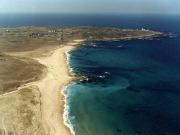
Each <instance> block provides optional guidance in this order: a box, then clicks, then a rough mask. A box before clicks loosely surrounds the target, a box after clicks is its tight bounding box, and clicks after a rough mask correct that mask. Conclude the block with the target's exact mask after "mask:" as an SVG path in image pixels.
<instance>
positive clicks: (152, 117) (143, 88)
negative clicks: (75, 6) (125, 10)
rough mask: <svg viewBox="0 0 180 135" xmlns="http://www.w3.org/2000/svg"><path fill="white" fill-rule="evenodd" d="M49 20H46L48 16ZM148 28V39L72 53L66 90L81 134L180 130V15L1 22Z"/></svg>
mask: <svg viewBox="0 0 180 135" xmlns="http://www.w3.org/2000/svg"><path fill="white" fill-rule="evenodd" d="M42 20H43V21H42ZM29 25H31V26H97V27H119V28H134V29H136V28H146V29H152V30H156V31H161V32H165V33H168V35H167V36H163V37H157V38H153V39H146V40H126V41H125V40H124V41H96V42H94V41H92V42H90V41H89V42H84V43H82V45H81V46H80V47H78V48H77V49H75V50H72V51H71V52H69V53H68V55H67V56H68V64H69V67H70V68H71V69H72V73H73V74H75V75H76V76H85V77H86V78H88V79H87V80H86V81H73V82H72V83H71V84H69V85H68V86H67V88H66V89H65V90H64V94H65V95H66V114H67V119H66V120H67V122H68V124H69V126H70V127H71V130H72V131H73V133H74V134H76V135H180V36H179V35H180V17H179V16H168V15H167V16H160V15H158V16H153V15H149V16H144V15H142V16H141V15H136V16H135V15H134V16H131V15H33V14H30V15H17V16H13V15H11V16H10V15H9V16H7V15H0V26H12V27H15V26H29Z"/></svg>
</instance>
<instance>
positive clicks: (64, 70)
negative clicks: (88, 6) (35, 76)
mask: <svg viewBox="0 0 180 135" xmlns="http://www.w3.org/2000/svg"><path fill="white" fill-rule="evenodd" d="M82 41H83V40H74V42H72V43H68V45H65V46H63V47H61V48H58V49H56V50H55V51H54V52H53V53H52V54H51V55H50V56H48V57H42V58H38V59H37V60H38V61H39V63H41V64H43V65H45V66H46V67H47V75H46V76H45V78H43V79H42V80H40V81H38V82H35V83H34V85H36V86H38V88H39V90H40V92H41V103H42V106H41V111H42V123H43V125H44V129H45V130H46V131H45V132H46V133H47V134H50V135H70V131H69V129H68V128H67V127H66V126H65V125H64V119H63V113H64V97H63V95H61V94H60V93H61V92H60V89H61V90H62V89H63V87H64V86H65V85H67V84H68V83H69V82H70V81H71V80H72V79H73V78H72V77H71V76H70V75H69V71H68V65H67V62H66V55H65V53H66V52H68V51H70V50H72V49H73V48H75V45H77V44H79V43H80V42H82Z"/></svg>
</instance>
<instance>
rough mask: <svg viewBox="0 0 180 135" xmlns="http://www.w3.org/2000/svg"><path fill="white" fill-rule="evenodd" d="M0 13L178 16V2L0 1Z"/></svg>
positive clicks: (179, 12) (167, 0) (179, 11)
mask: <svg viewBox="0 0 180 135" xmlns="http://www.w3.org/2000/svg"><path fill="white" fill-rule="evenodd" d="M0 13H82V14H83V13H84V14H91V13H92V14H179V15H180V0H0Z"/></svg>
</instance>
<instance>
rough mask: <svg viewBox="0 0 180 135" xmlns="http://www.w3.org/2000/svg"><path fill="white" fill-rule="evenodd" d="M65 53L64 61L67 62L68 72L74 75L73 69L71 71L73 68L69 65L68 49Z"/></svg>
mask: <svg viewBox="0 0 180 135" xmlns="http://www.w3.org/2000/svg"><path fill="white" fill-rule="evenodd" d="M65 54H66V62H67V65H68V69H69V72H70V74H71V75H73V76H74V75H75V73H74V71H73V68H71V67H70V54H69V52H68V51H67V52H65Z"/></svg>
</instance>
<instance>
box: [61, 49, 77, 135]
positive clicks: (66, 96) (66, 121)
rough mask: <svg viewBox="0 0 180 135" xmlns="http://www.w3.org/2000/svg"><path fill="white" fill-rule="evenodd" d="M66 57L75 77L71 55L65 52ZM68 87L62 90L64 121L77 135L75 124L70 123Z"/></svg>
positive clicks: (72, 132)
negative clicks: (71, 65) (71, 64)
mask: <svg viewBox="0 0 180 135" xmlns="http://www.w3.org/2000/svg"><path fill="white" fill-rule="evenodd" d="M65 55H66V62H67V65H68V69H69V72H70V74H71V75H75V74H74V72H73V68H71V67H70V53H69V51H67V52H65ZM67 88H68V85H67V86H64V87H63V89H62V90H61V94H62V95H63V96H64V113H63V120H64V125H65V126H67V127H68V128H69V129H70V132H71V134H72V135H75V129H74V127H73V124H72V123H71V121H70V118H69V109H70V108H69V105H68V92H67Z"/></svg>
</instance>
